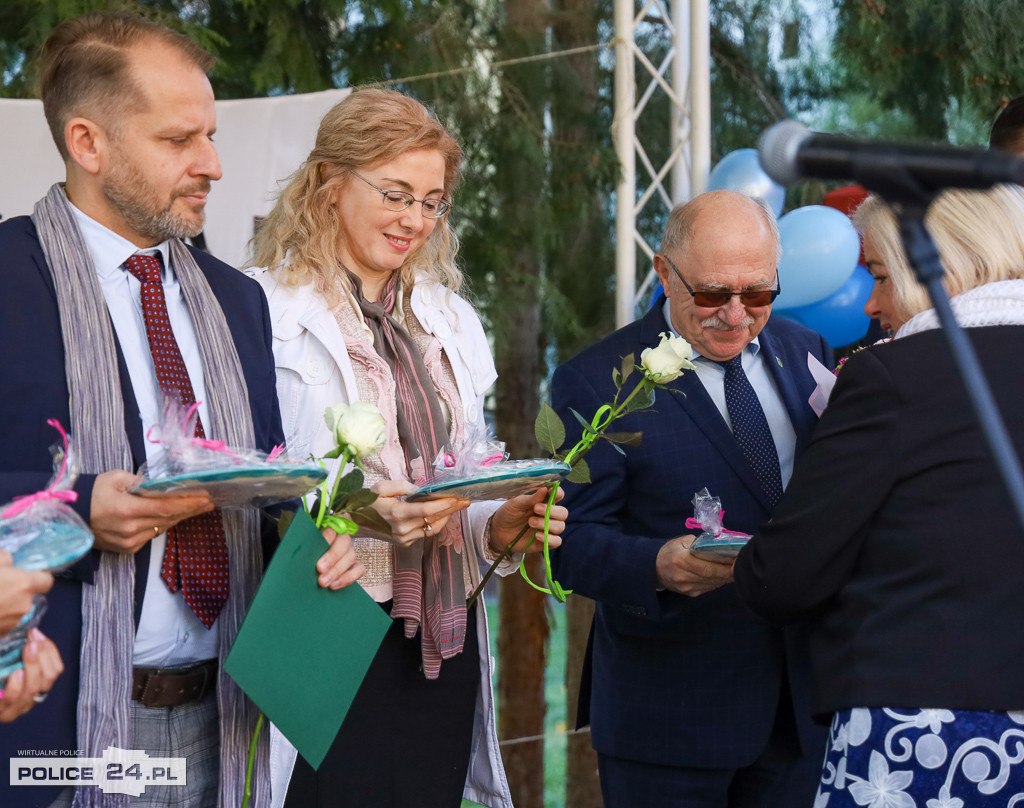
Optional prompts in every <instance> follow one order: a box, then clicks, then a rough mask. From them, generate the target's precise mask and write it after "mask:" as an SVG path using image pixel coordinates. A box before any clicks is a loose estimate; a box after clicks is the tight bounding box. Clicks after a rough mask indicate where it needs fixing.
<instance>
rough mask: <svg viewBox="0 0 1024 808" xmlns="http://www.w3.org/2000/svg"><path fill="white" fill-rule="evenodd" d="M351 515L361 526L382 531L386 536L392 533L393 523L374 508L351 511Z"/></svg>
mask: <svg viewBox="0 0 1024 808" xmlns="http://www.w3.org/2000/svg"><path fill="white" fill-rule="evenodd" d="M349 516H351V517H352V520H353V521H354V522H355V523H356V524H357V525H359V526H360V527H363V528H366V529H368V530H373V531H375V532H376V533H381V534H383V535H385V536H390V535H391V525H390V524H389V523H388V521H387V520H386V519H385V518H384V517H383V516H381V515H380V514H379V513H377V512H376V511H375V510H374V509H373V508H363V509H361V510H358V511H355V512H354V513H350V514H349Z"/></svg>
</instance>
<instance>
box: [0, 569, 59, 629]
mask: <svg viewBox="0 0 1024 808" xmlns="http://www.w3.org/2000/svg"><path fill="white" fill-rule="evenodd" d="M13 563H14V559H13V558H12V557H11V554H10V553H8V552H7V551H6V550H0V637H2V636H3V635H4V634H6V633H7V632H8V631H10V630H11V629H12V628H14V627H15V626H16V625H18V623H19V621H20V620H21V618H22V617H24V616H25V613H26V612H27V611H28V610H29V609H31V608H32V600H33V598H34V597H35V596H36V595H43V594H46V593H47V592H48V591H49V590H50V587H51V586H53V576H52V575H51V574H50V573H48V572H42V571H32V572H30V571H28V570H22V569H18V568H17V567H14V566H12V564H13Z"/></svg>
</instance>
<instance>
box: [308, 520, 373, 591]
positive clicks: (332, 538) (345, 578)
mask: <svg viewBox="0 0 1024 808" xmlns="http://www.w3.org/2000/svg"><path fill="white" fill-rule="evenodd" d="M323 536H324V538H325V539H326V540H327V543H328V544H329V545H331V549H329V550H328V551H327V552H326V553H324V554H323V555H322V556H320V560H319V561H317V562H316V571H317V573H318V575H319V577H318V578H317V583H319V584H320V586H322V587H324V588H325V589H341V588H343V587H346V586H348V585H349V584H351V583H354V582H355V581H356V579H357V578H360V577H362V576H363V574H365V572H366V567H364V566H363V565H362V563H361V562H360V561H358V560H356V551H355V548H354V547H353V546H352V537H351V536H349V535H348V534H347V533H335V532H334V531H333V530H331V529H330V528H329V527H326V528H324V529H323Z"/></svg>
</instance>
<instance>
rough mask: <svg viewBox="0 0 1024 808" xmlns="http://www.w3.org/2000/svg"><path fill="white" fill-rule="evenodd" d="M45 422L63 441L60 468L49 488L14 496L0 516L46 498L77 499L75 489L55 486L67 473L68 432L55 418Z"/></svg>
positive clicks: (7, 516)
mask: <svg viewBox="0 0 1024 808" xmlns="http://www.w3.org/2000/svg"><path fill="white" fill-rule="evenodd" d="M46 423H47V424H49V425H50V426H52V427H53V428H54V429H56V430H57V431H58V432H60V436H61V439H62V440H63V442H64V457H63V458H62V459H61V461H60V468H59V469H58V470H57V476H56V477H54V479H53V482H52V483H50V486H49V488H45V489H43V490H42V491H36V493H34V494H25V495H23V496H20V497H15V498H14V502H13V503H12V504H10V505H8V506H7V507H6V508H4V509H3V511H0V518H3V519H10V518H11V517H14V516H17V515H18V514H19V513H22V512H24V511H27V510H28V509H29V508H31V507H32V506H33V505H34V504H35V503H37V502H45V501H47V500H57V501H59V502H77V501H78V492H77V491H71V490H68V489H65V488H57V486H58V485H60V483H61V480H63V479H64V475H65V474H67V470H68V433H67V432H65V431H64V427H62V426H61V425H60V421H58V420H57V419H56V418H49V419H47V421H46Z"/></svg>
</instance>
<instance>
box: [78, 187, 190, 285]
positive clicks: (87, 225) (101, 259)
mask: <svg viewBox="0 0 1024 808" xmlns="http://www.w3.org/2000/svg"><path fill="white" fill-rule="evenodd" d="M68 201H69V202H70V200H68ZM71 212H72V213H73V214H74V216H75V220H76V221H77V222H78V229H79V230H80V231H81V233H82V239H83V240H84V241H85V245H86V247H88V248H89V254H90V255H91V256H92V260H93V263H94V264H95V265H96V274H97V275H98V276H99V278H100V280H101V281H102V280H107V279H110V278H112V277H113V276H115V274H116V273H118V272H121V271H122V270H121V265H122V264H123V263H124V262H125V261H127V260H128V259H129V258H131V257H132V256H133V255H135V253H143V254H145V255H155V254H156V253H160V257H161V258H162V259H163V264H164V282H166V281H168V280H170V278H172V277H173V273H172V272H171V268H170V267H171V253H170V241H162V242H160V243H159V244H157V245H156V246H155V247H150V248H146V249H141V248H139V247H137V246H135V245H134V244H132V243H131V242H130V241H128V239H126V238H124V236H120V235H118V234H117V233H115V232H114V231H113V230H111V229H110V228H108V227H105V226H103V225H102V224H100V223H99V222H97V221H96V220H95V219H93V218H92V217H91V216H88V215H87V214H85V213H83V212H82V211H81V210H79V209H78V208H77V207H76V206H75V204H74V203H72V204H71Z"/></svg>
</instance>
